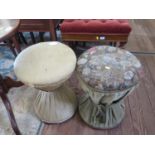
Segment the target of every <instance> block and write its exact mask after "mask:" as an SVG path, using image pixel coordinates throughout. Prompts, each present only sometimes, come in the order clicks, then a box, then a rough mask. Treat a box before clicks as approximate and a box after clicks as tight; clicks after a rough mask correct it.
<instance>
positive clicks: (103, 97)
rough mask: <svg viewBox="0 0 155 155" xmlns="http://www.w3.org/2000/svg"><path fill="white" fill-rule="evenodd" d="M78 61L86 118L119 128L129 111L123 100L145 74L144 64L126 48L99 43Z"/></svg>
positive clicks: (96, 124)
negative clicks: (126, 111)
mask: <svg viewBox="0 0 155 155" xmlns="http://www.w3.org/2000/svg"><path fill="white" fill-rule="evenodd" d="M77 64H78V66H77V76H78V78H79V81H80V83H81V87H82V88H83V90H84V92H85V94H84V95H83V97H81V98H80V101H79V102H80V104H79V113H80V115H81V117H82V119H83V120H84V121H85V122H86V123H87V124H89V125H90V126H92V127H95V128H101V129H104V128H113V127H115V126H116V125H118V124H119V123H120V122H121V121H122V119H123V117H124V114H125V106H124V102H123V99H124V98H125V97H126V96H127V95H128V94H129V93H130V92H131V91H132V90H133V89H134V88H135V87H136V86H137V85H138V83H139V81H140V78H141V77H142V75H143V69H142V66H141V63H140V62H139V60H138V59H137V58H136V57H135V56H134V55H133V54H131V53H130V52H128V51H126V50H123V49H120V48H115V47H111V46H96V47H93V48H91V49H89V50H87V51H86V52H84V53H83V54H82V55H81V56H80V57H79V59H78V62H77Z"/></svg>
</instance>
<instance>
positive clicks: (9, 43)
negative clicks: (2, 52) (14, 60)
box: [5, 40, 17, 57]
mask: <svg viewBox="0 0 155 155" xmlns="http://www.w3.org/2000/svg"><path fill="white" fill-rule="evenodd" d="M5 41H6V43H7V45H8V46H9V48H10V50H11V51H12V53H13V55H14V56H15V57H16V56H17V53H16V51H15V49H14V47H13V46H12V43H11V41H10V40H5Z"/></svg>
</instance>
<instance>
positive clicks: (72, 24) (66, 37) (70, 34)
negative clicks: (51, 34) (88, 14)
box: [60, 19, 131, 42]
mask: <svg viewBox="0 0 155 155" xmlns="http://www.w3.org/2000/svg"><path fill="white" fill-rule="evenodd" d="M60 29H61V33H62V40H63V41H102V40H106V41H114V42H127V39H128V36H129V33H130V32H131V26H130V25H129V22H128V20H123V19H89V20H88V19H65V20H64V21H63V22H62V24H60Z"/></svg>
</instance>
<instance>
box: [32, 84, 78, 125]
mask: <svg viewBox="0 0 155 155" xmlns="http://www.w3.org/2000/svg"><path fill="white" fill-rule="evenodd" d="M34 109H35V112H36V114H37V115H38V117H39V118H40V119H41V120H42V121H43V122H46V123H62V122H64V121H66V120H68V119H70V118H71V117H72V116H73V115H74V113H75V111H76V109H77V99H76V96H75V94H74V92H73V91H72V90H71V89H70V88H69V87H68V86H66V85H63V86H61V87H59V88H57V89H56V90H54V91H52V92H45V91H42V90H39V92H38V95H37V97H36V100H35V102H34Z"/></svg>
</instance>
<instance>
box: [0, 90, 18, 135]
mask: <svg viewBox="0 0 155 155" xmlns="http://www.w3.org/2000/svg"><path fill="white" fill-rule="evenodd" d="M0 96H1V98H2V101H3V103H4V106H5V108H6V110H7V113H8V115H9V120H10V122H11V126H12V128H13V130H14V132H15V134H16V135H21V132H20V130H19V128H18V125H17V122H16V119H15V116H14V114H13V111H12V107H11V104H10V101H9V99H8V97H7V96H6V94H5V93H4V92H3V90H2V89H0Z"/></svg>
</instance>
